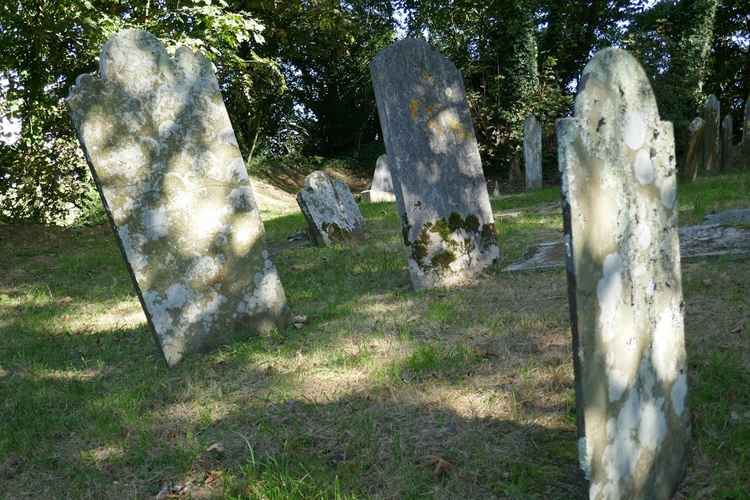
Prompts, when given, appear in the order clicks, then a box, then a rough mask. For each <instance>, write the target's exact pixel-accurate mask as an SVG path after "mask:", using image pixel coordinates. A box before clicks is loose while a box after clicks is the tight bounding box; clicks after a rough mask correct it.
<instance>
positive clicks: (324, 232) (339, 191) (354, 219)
mask: <svg viewBox="0 0 750 500" xmlns="http://www.w3.org/2000/svg"><path fill="white" fill-rule="evenodd" d="M297 203H298V204H299V208H300V210H302V214H303V215H304V216H305V220H307V225H308V227H309V228H310V235H311V236H312V238H313V239H314V240H315V243H316V244H318V245H320V246H328V245H331V244H333V243H335V242H339V241H346V240H351V239H353V238H358V237H360V236H361V235H362V232H363V229H364V219H363V218H362V213H361V212H360V211H359V207H358V206H357V202H356V201H354V196H352V192H351V191H349V188H348V187H346V184H344V183H343V182H341V181H340V180H338V179H335V180H332V179H331V178H330V177H328V175H326V174H325V172H321V171H319V170H318V171H315V172H313V173H311V174H310V175H308V176H307V177H306V178H305V187H304V188H303V189H302V191H300V192H299V193H297Z"/></svg>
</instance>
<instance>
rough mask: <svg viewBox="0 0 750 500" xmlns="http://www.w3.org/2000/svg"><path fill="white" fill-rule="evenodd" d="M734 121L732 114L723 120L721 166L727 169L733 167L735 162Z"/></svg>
mask: <svg viewBox="0 0 750 500" xmlns="http://www.w3.org/2000/svg"><path fill="white" fill-rule="evenodd" d="M733 139H734V122H733V121H732V115H727V116H725V117H724V119H723V120H722V121H721V168H722V170H726V169H729V168H732V167H733V162H734V144H733V142H732V141H733Z"/></svg>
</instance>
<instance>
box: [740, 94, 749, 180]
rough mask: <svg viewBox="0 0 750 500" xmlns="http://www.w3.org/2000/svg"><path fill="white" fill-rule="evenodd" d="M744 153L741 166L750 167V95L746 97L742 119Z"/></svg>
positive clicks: (741, 155) (741, 156) (741, 157)
mask: <svg viewBox="0 0 750 500" xmlns="http://www.w3.org/2000/svg"><path fill="white" fill-rule="evenodd" d="M741 148H742V154H740V155H739V156H740V168H750V97H748V98H747V99H745V117H744V120H743V121H742V146H741Z"/></svg>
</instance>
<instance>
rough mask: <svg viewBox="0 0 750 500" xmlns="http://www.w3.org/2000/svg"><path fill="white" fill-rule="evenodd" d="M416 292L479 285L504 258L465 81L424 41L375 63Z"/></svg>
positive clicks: (400, 46)
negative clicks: (475, 282) (480, 277)
mask: <svg viewBox="0 0 750 500" xmlns="http://www.w3.org/2000/svg"><path fill="white" fill-rule="evenodd" d="M370 73H371V75H372V82H373V87H374V89H375V98H376V101H377V105H378V113H379V116H380V125H381V127H382V129H383V138H384V140H385V146H386V151H387V153H388V161H389V166H390V167H391V172H392V174H393V178H394V181H395V183H396V185H395V186H394V187H395V189H394V192H395V195H396V202H397V207H398V211H399V215H400V216H401V227H402V233H403V238H404V243H405V244H406V246H407V247H408V259H409V263H408V268H409V273H410V276H411V281H412V285H413V286H414V288H416V289H422V288H432V287H444V286H453V285H460V284H465V283H471V282H472V281H473V280H474V278H475V277H476V275H477V274H479V273H480V272H481V271H482V270H484V269H486V268H487V267H488V266H490V265H492V264H493V263H494V262H495V261H497V259H498V258H499V256H500V251H499V249H498V246H497V240H496V236H495V221H494V218H493V215H492V208H491V207H490V200H489V196H488V194H487V184H486V182H485V179H484V174H483V173H482V162H481V159H480V157H479V148H478V147H477V141H476V137H475V135H474V126H473V124H472V121H471V115H470V113H469V107H468V105H467V103H466V94H465V91H464V83H463V78H462V77H461V74H460V73H459V71H458V70H457V69H456V67H455V66H454V65H453V63H451V62H450V61H449V60H448V59H446V58H445V57H443V56H442V55H441V54H439V53H438V52H437V51H435V50H434V49H433V48H432V47H430V46H429V45H428V44H427V43H426V42H425V41H423V40H415V39H406V40H401V41H399V42H396V43H394V44H393V45H391V46H390V47H388V48H386V49H383V50H382V51H381V52H380V53H378V55H377V56H376V57H375V59H374V60H373V61H372V62H371V63H370Z"/></svg>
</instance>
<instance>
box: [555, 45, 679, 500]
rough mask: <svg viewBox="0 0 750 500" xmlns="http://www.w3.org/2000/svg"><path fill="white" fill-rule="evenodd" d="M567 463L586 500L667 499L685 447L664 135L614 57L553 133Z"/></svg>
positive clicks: (617, 53) (606, 57) (643, 88)
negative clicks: (563, 285) (561, 246)
mask: <svg viewBox="0 0 750 500" xmlns="http://www.w3.org/2000/svg"><path fill="white" fill-rule="evenodd" d="M557 134H558V145H559V161H560V169H561V172H562V174H563V194H564V210H563V213H564V222H565V244H566V260H567V263H568V283H569V292H570V293H569V300H570V310H571V323H572V329H573V353H574V368H575V378H576V383H575V386H576V402H577V412H576V413H577V418H578V432H579V440H578V451H579V458H580V464H581V469H582V471H583V474H584V476H585V478H586V479H587V481H588V485H589V495H588V498H591V499H592V500H604V499H614V498H650V499H669V498H672V495H673V493H674V492H675V490H676V488H677V486H678V483H679V481H680V479H681V477H682V475H683V473H684V470H685V465H686V452H687V449H688V439H689V426H690V424H689V422H690V421H689V416H688V411H687V401H686V395H687V372H686V370H687V365H686V361H685V345H684V334H683V302H682V288H681V281H680V280H681V277H680V255H679V242H678V237H677V226H676V224H677V205H676V189H677V182H676V175H675V174H676V169H675V162H674V136H673V132H672V124H671V123H668V122H662V121H661V120H660V118H659V113H658V110H657V107H656V99H655V97H654V94H653V91H652V89H651V86H650V84H649V80H648V78H647V76H646V74H645V72H644V71H643V69H642V68H641V66H640V64H639V63H638V62H637V61H636V60H635V58H633V57H632V56H631V55H630V54H629V53H628V52H626V51H624V50H621V49H606V50H602V51H600V52H599V53H598V54H596V56H595V57H594V58H593V59H592V60H591V62H589V64H588V65H587V66H586V68H585V69H584V71H583V74H582V77H581V84H580V90H579V92H578V96H577V98H576V104H575V118H569V119H562V120H559V121H558V123H557Z"/></svg>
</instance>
